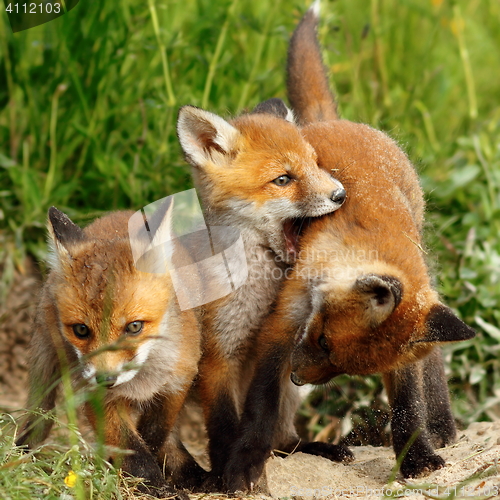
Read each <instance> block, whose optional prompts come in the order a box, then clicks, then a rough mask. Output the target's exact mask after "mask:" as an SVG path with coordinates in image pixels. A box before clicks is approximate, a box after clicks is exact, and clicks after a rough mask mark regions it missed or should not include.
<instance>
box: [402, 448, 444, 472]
mask: <svg viewBox="0 0 500 500" xmlns="http://www.w3.org/2000/svg"><path fill="white" fill-rule="evenodd" d="M444 465H445V461H444V459H443V458H442V457H440V456H439V455H436V454H434V453H433V454H428V455H420V456H413V455H412V456H406V457H405V459H404V460H403V463H402V464H401V474H403V476H404V477H405V478H412V477H418V476H422V475H426V474H429V473H430V472H432V471H435V470H438V469H441V468H443V467H444Z"/></svg>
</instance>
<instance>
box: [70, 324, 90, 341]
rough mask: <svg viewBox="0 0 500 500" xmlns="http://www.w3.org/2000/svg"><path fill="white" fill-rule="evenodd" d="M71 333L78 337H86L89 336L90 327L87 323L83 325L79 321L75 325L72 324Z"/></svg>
mask: <svg viewBox="0 0 500 500" xmlns="http://www.w3.org/2000/svg"><path fill="white" fill-rule="evenodd" d="M73 333H74V334H75V335H76V336H77V337H78V338H79V339H86V338H87V337H89V336H90V328H89V327H88V326H87V325H84V324H83V323H79V324H77V325H73Z"/></svg>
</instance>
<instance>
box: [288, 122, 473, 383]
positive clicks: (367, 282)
mask: <svg viewBox="0 0 500 500" xmlns="http://www.w3.org/2000/svg"><path fill="white" fill-rule="evenodd" d="M304 132H305V135H306V137H307V138H308V140H309V141H310V142H311V144H313V145H314V147H315V149H316V151H317V153H318V159H319V162H320V165H323V166H325V167H332V168H335V169H339V173H338V176H339V178H340V180H341V182H343V183H344V185H345V186H346V187H347V189H348V190H349V193H350V195H349V197H348V199H347V201H346V203H345V205H344V207H343V208H342V210H340V211H338V212H336V213H334V214H331V215H329V216H328V218H323V219H320V220H315V221H312V223H311V225H310V227H309V228H308V229H307V231H306V232H305V234H304V236H303V240H302V244H301V251H300V253H299V255H300V258H299V259H298V261H297V266H296V269H295V273H296V274H295V276H297V277H298V278H299V279H300V281H301V284H300V286H299V285H296V286H295V287H291V288H294V291H293V294H294V295H295V294H297V295H296V296H295V297H294V299H295V300H294V304H298V303H301V304H303V309H302V310H300V308H297V307H295V308H293V307H292V306H291V305H290V309H289V311H290V313H289V314H291V315H295V317H296V318H297V319H298V320H299V324H301V325H302V326H301V329H300V332H299V334H298V335H299V336H298V339H297V346H296V348H295V350H294V354H293V364H292V369H293V380H294V382H296V383H305V382H309V383H315V384H317V383H323V382H326V381H328V380H329V379H330V378H332V377H333V376H335V375H338V374H341V373H349V374H368V373H376V372H387V371H390V370H393V369H395V368H397V367H399V366H403V365H405V364H407V363H410V362H413V361H415V360H417V359H419V358H421V357H423V356H425V355H427V354H428V353H429V352H430V350H431V349H432V347H433V345H434V344H435V343H439V342H447V341H455V340H463V339H466V338H470V337H471V336H473V335H474V332H473V331H472V330H471V329H470V328H469V327H467V326H466V325H465V324H464V323H462V322H461V321H460V320H459V319H458V318H456V317H455V315H454V314H453V313H452V311H451V310H450V309H448V308H447V307H445V306H444V305H442V304H441V303H440V301H439V297H438V294H437V293H436V292H435V291H434V289H433V288H432V285H431V279H430V276H429V272H428V269H427V266H426V263H425V258H424V250H423V248H422V246H421V245H422V240H421V236H420V227H421V225H422V212H423V211H422V207H423V202H422V192H421V189H420V186H419V184H418V180H417V178H416V175H415V173H414V170H413V167H412V166H411V164H410V162H409V161H408V159H407V158H406V155H404V153H403V152H402V151H401V150H400V149H399V148H398V147H397V145H396V144H395V143H394V141H392V140H391V139H389V138H388V137H387V136H386V135H385V134H383V133H382V132H379V131H376V130H373V129H371V128H370V127H368V126H366V125H360V124H355V123H352V122H348V121H343V120H337V121H331V122H324V123H322V122H319V123H314V124H310V125H308V126H306V127H305V129H304ZM299 289H300V291H299Z"/></svg>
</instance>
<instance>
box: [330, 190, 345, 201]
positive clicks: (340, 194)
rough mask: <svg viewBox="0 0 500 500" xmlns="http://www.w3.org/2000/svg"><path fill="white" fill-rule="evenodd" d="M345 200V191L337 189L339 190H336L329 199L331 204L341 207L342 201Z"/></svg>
mask: <svg viewBox="0 0 500 500" xmlns="http://www.w3.org/2000/svg"><path fill="white" fill-rule="evenodd" d="M345 198H346V192H345V189H344V188H339V189H336V190H335V191H334V192H333V193H332V196H331V198H330V199H331V200H332V201H333V203H337V205H342V203H344V201H345Z"/></svg>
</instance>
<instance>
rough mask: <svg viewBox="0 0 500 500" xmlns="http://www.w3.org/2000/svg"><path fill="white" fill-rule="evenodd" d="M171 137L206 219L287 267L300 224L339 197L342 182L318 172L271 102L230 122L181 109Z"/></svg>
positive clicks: (281, 108)
mask: <svg viewBox="0 0 500 500" xmlns="http://www.w3.org/2000/svg"><path fill="white" fill-rule="evenodd" d="M177 132H178V136H179V141H180V143H181V146H182V149H183V150H184V153H185V155H186V159H187V161H188V162H189V163H190V164H191V165H192V166H193V167H194V168H193V177H194V181H195V185H196V188H197V190H198V192H199V193H200V196H201V199H202V203H203V205H204V208H205V211H206V214H207V217H208V221H209V222H210V218H211V217H212V218H214V219H215V220H216V222H217V223H221V222H222V223H224V224H226V225H234V226H236V227H238V229H243V230H244V229H250V230H252V231H256V232H257V233H259V235H260V238H261V239H262V240H263V242H264V244H265V245H268V246H269V247H270V248H271V249H272V250H273V251H274V252H275V253H276V254H277V255H279V256H281V257H282V258H283V259H284V260H285V261H287V262H290V261H293V260H294V258H295V254H296V250H297V238H298V228H299V227H300V225H301V221H302V222H303V219H304V218H306V217H318V216H321V215H324V214H327V213H330V212H333V211H334V210H337V209H338V208H339V207H340V206H341V205H342V203H343V202H344V200H345V197H346V193H345V190H344V188H343V186H342V184H341V183H340V182H339V181H338V180H336V179H335V178H334V177H332V176H331V175H330V174H329V173H327V172H325V171H323V170H320V169H319V168H318V165H317V158H316V153H315V151H314V149H313V148H312V147H311V146H310V145H309V144H308V143H307V142H306V141H305V139H304V137H303V136H302V133H301V131H300V130H299V128H298V127H297V126H296V125H295V123H293V115H292V113H291V112H290V111H289V110H288V109H287V108H286V106H285V105H284V104H283V102H282V101H280V100H279V99H271V100H269V101H266V102H265V103H261V104H260V105H259V106H257V108H256V109H255V110H254V112H253V113H250V114H246V115H243V116H240V117H239V118H237V119H235V120H233V121H232V122H230V123H229V122H227V121H225V120H224V119H222V118H220V117H219V116H217V115H215V114H213V113H210V112H208V111H204V110H202V109H198V108H195V107H193V106H184V107H183V108H181V110H180V112H179V120H178V125H177Z"/></svg>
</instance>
